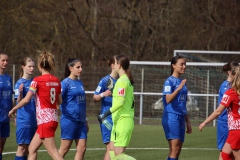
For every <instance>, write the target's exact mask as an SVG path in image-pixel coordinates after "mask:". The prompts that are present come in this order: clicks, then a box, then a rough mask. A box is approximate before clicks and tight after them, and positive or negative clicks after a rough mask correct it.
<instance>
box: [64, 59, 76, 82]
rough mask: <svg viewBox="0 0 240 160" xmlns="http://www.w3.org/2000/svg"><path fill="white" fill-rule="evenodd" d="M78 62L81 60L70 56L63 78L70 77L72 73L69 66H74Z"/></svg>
mask: <svg viewBox="0 0 240 160" xmlns="http://www.w3.org/2000/svg"><path fill="white" fill-rule="evenodd" d="M76 62H80V60H78V59H76V58H68V60H67V63H66V65H65V72H64V75H63V78H62V79H64V78H66V77H68V76H69V75H70V74H71V72H70V70H69V67H73V66H74V65H75V63H76Z"/></svg>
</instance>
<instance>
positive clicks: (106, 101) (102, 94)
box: [93, 56, 117, 160]
mask: <svg viewBox="0 0 240 160" xmlns="http://www.w3.org/2000/svg"><path fill="white" fill-rule="evenodd" d="M115 57H116V56H113V57H112V58H111V59H110V60H109V61H108V66H109V67H111V69H112V70H111V73H110V74H109V75H107V76H105V77H103V78H102V79H101V80H100V82H99V83H98V86H97V89H96V90H95V92H94V95H93V100H94V101H96V102H97V101H100V100H102V108H101V111H100V113H101V114H103V113H104V112H106V111H107V110H109V109H110V108H111V107H112V91H113V88H114V85H115V83H116V81H117V80H116V79H117V74H116V73H115V71H114V66H115ZM106 119H107V121H108V122H109V123H110V124H111V125H113V122H112V116H111V115H110V116H108V117H106ZM100 129H101V134H102V141H103V143H104V144H105V145H106V153H105V156H104V160H110V155H109V150H110V148H111V149H112V150H113V142H111V141H110V137H111V129H110V130H109V129H108V128H107V127H106V126H105V125H104V124H101V123H100Z"/></svg>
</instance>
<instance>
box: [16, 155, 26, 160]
mask: <svg viewBox="0 0 240 160" xmlns="http://www.w3.org/2000/svg"><path fill="white" fill-rule="evenodd" d="M15 160H27V156H23V157H19V156H15Z"/></svg>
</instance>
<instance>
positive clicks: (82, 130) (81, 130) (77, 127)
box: [60, 118, 87, 140]
mask: <svg viewBox="0 0 240 160" xmlns="http://www.w3.org/2000/svg"><path fill="white" fill-rule="evenodd" d="M86 123H87V122H77V121H73V120H69V119H67V118H61V122H60V124H61V139H65V140H76V139H87V125H86Z"/></svg>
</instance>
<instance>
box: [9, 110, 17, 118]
mask: <svg viewBox="0 0 240 160" xmlns="http://www.w3.org/2000/svg"><path fill="white" fill-rule="evenodd" d="M15 112H16V111H15V110H13V109H12V110H11V111H9V113H8V117H10V118H12V115H14V116H15Z"/></svg>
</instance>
